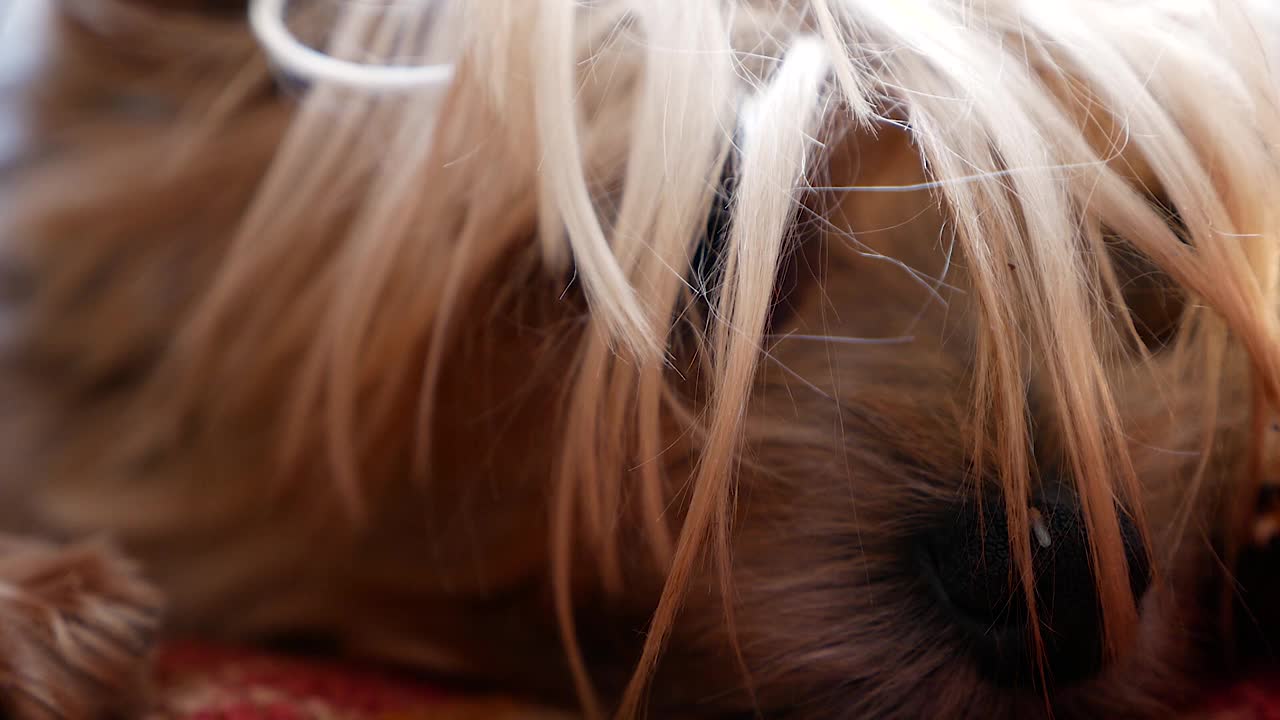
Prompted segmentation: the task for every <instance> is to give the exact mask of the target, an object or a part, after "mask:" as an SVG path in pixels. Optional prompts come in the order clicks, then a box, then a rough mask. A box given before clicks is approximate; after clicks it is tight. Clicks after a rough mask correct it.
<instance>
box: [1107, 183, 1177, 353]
mask: <svg viewBox="0 0 1280 720" xmlns="http://www.w3.org/2000/svg"><path fill="white" fill-rule="evenodd" d="M1152 204H1153V205H1154V206H1155V207H1156V208H1157V209H1158V210H1159V211H1160V212H1161V214H1163V215H1164V216H1165V218H1166V221H1167V222H1168V224H1169V226H1170V227H1171V228H1172V229H1173V231H1174V232H1175V233H1176V234H1177V235H1178V236H1179V237H1185V236H1186V232H1187V230H1186V225H1185V224H1184V223H1183V220H1182V216H1181V215H1179V213H1178V211H1177V209H1176V208H1175V207H1174V206H1173V204H1172V203H1170V202H1168V201H1167V200H1163V199H1161V198H1159V197H1156V198H1153V199H1152ZM1110 245H1111V257H1112V263H1113V267H1114V268H1115V272H1116V275H1117V279H1118V280H1119V283H1120V289H1121V291H1122V293H1123V295H1124V302H1125V305H1126V306H1127V308H1128V310H1129V316H1130V318H1132V320H1133V325H1134V329H1135V330H1137V332H1138V337H1139V339H1140V340H1141V341H1142V343H1143V344H1144V345H1145V346H1146V349H1147V350H1148V351H1149V352H1153V353H1154V352H1158V351H1160V350H1161V349H1163V348H1164V347H1165V346H1167V345H1169V343H1171V342H1172V341H1173V338H1174V336H1175V334H1176V333H1177V330H1178V324H1179V322H1180V321H1181V319H1182V315H1183V312H1184V310H1185V309H1186V293H1185V292H1184V291H1183V290H1182V288H1180V287H1179V286H1178V284H1177V283H1176V282H1174V281H1173V279H1172V278H1170V277H1169V276H1168V275H1167V274H1166V273H1164V272H1163V271H1162V270H1160V269H1159V268H1158V267H1156V266H1155V264H1153V263H1152V262H1151V261H1150V260H1148V259H1147V258H1145V257H1143V256H1142V255H1141V254H1140V253H1138V252H1137V251H1136V250H1135V249H1134V248H1133V247H1132V246H1131V245H1130V244H1129V243H1127V242H1126V241H1124V240H1123V239H1121V238H1114V239H1113V240H1112V242H1111V244H1110Z"/></svg>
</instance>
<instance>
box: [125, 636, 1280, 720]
mask: <svg viewBox="0 0 1280 720" xmlns="http://www.w3.org/2000/svg"><path fill="white" fill-rule="evenodd" d="M156 681H157V686H158V687H157V690H158V697H159V701H158V702H159V705H158V707H157V708H156V709H155V710H154V711H153V712H152V713H151V714H149V715H148V716H147V718H146V719H145V720H516V719H517V718H519V719H520V720H530V718H535V717H536V718H542V717H549V716H548V715H547V714H546V713H545V711H535V710H534V709H532V708H528V707H522V706H519V705H515V704H512V703H509V702H506V701H504V700H501V699H490V698H466V697H461V696H459V695H457V694H453V693H449V692H447V691H445V690H443V689H441V688H438V687H435V686H432V685H429V684H425V683H422V682H415V681H413V680H410V679H408V678H404V677H400V676H397V675H395V674H394V673H387V672H378V671H376V670H371V669H369V668H364V667H358V666H352V665H346V664H343V663H337V662H321V661H315V660H300V659H296V658H289V657H283V656H276V655H269V654H262V653H256V652H251V651H243V650H236V649H231V648H223V647H216V646H210V645H197V644H174V645H170V646H168V647H166V648H164V649H163V650H162V651H161V653H160V655H159V658H158V663H157V669H156ZM1192 716H1193V717H1197V718H1202V719H1204V720H1280V671H1277V672H1274V673H1270V674H1259V675H1255V676H1253V677H1250V678H1248V679H1246V680H1244V681H1242V682H1240V683H1237V684H1236V685H1234V686H1232V687H1230V688H1227V689H1225V690H1224V691H1222V692H1220V693H1218V695H1217V696H1216V697H1215V698H1214V700H1213V701H1212V702H1211V703H1209V705H1208V707H1207V708H1206V709H1205V710H1204V711H1203V712H1200V713H1193V714H1192Z"/></svg>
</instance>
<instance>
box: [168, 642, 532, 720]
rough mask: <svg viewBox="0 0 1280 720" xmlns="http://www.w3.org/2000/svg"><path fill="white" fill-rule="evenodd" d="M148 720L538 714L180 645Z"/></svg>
mask: <svg viewBox="0 0 1280 720" xmlns="http://www.w3.org/2000/svg"><path fill="white" fill-rule="evenodd" d="M155 674H156V677H155V681H156V682H155V685H156V688H155V689H156V691H157V692H156V707H155V708H154V709H153V710H152V711H151V712H150V713H149V714H148V715H147V716H146V718H145V720H482V719H483V720H490V719H494V720H499V719H502V718H510V719H512V720H514V718H527V717H529V716H530V715H534V714H536V713H534V712H533V711H531V710H527V709H526V710H524V711H522V709H521V708H519V707H517V706H515V705H513V704H512V703H509V702H506V701H503V700H494V699H489V698H462V697H458V696H455V695H452V694H450V693H447V692H445V691H443V690H441V689H440V688H437V687H434V686H432V685H429V684H425V683H422V682H415V681H412V680H410V679H408V678H404V677H400V676H397V675H396V674H394V673H389V672H378V671H375V670H371V669H368V668H363V667H357V666H352V665H346V664H342V663H337V662H321V661H317V660H302V659H297V658H291V657H286V656H277V655H269V654H263V653H256V652H252V651H245V650H238V649H234V648H225V647H217V646H211V645H198V644H173V645H169V646H167V647H165V648H163V649H162V650H161V651H160V653H159V655H158V657H157V663H156V671H155Z"/></svg>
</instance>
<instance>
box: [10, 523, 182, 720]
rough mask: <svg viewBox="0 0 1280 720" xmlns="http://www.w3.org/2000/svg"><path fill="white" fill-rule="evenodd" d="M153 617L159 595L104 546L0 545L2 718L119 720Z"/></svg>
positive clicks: (130, 699)
mask: <svg viewBox="0 0 1280 720" xmlns="http://www.w3.org/2000/svg"><path fill="white" fill-rule="evenodd" d="M158 619H159V596H158V595H157V593H156V592H155V591H154V590H153V589H152V588H151V586H150V585H148V584H147V583H146V582H145V581H144V580H143V579H142V578H141V577H140V575H139V574H138V571H137V569H136V568H135V566H134V565H133V564H132V563H131V562H129V561H128V560H126V559H125V558H124V557H123V556H122V555H120V554H119V553H118V552H117V551H115V550H114V549H113V548H111V547H110V546H108V545H106V544H103V543H99V542H87V543H80V544H75V545H69V546H54V545H49V544H44V543H38V542H33V541H28V540H26V539H16V538H11V537H8V538H0V706H2V707H3V710H4V716H5V717H11V718H13V719H14V720H52V719H55V718H56V719H58V720H71V719H73V718H74V719H76V720H80V719H82V718H83V719H89V718H99V717H113V716H127V713H128V711H129V710H130V709H131V708H132V707H133V706H134V705H135V703H137V701H138V700H139V699H140V698H141V696H142V689H143V685H142V678H143V676H144V674H143V672H142V671H143V670H144V668H145V666H146V662H145V658H146V656H147V654H148V651H149V649H150V647H151V645H152V638H153V635H154V631H155V628H156V626H157V622H158Z"/></svg>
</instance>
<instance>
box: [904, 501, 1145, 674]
mask: <svg viewBox="0 0 1280 720" xmlns="http://www.w3.org/2000/svg"><path fill="white" fill-rule="evenodd" d="M1031 514H1032V518H1033V522H1032V528H1031V537H1030V538H1029V539H1028V540H1029V541H1030V544H1031V548H1032V562H1033V569H1034V572H1035V589H1036V601H1037V608H1036V610H1037V615H1038V620H1039V625H1040V632H1041V636H1042V638H1043V641H1044V649H1045V660H1046V665H1047V667H1046V670H1047V672H1048V675H1049V678H1050V680H1051V681H1052V682H1055V683H1072V682H1077V681H1080V680H1083V679H1086V678H1088V677H1089V676H1091V675H1093V674H1094V673H1096V672H1097V671H1098V670H1099V669H1101V666H1102V657H1103V655H1102V639H1101V635H1100V629H1101V622H1100V616H1099V601H1098V594H1097V590H1096V585H1095V583H1094V581H1093V572H1092V570H1091V565H1090V559H1089V552H1088V543H1087V539H1086V535H1085V530H1084V527H1085V525H1084V520H1083V516H1082V514H1081V511H1080V506H1079V503H1078V502H1077V500H1076V498H1075V495H1074V493H1073V492H1071V491H1070V490H1069V489H1067V487H1066V486H1065V485H1063V484H1061V483H1054V484H1052V485H1051V486H1049V487H1048V488H1046V489H1045V490H1044V491H1042V492H1041V493H1040V495H1039V496H1038V497H1037V498H1036V499H1035V500H1034V501H1033V503H1032V506H1031ZM1120 524H1121V533H1122V537H1123V539H1124V548H1125V553H1126V556H1127V557H1126V560H1127V561H1128V564H1129V569H1130V573H1129V574H1130V585H1131V589H1132V591H1133V594H1134V597H1135V598H1141V597H1142V595H1143V593H1145V592H1146V590H1147V587H1148V585H1149V584H1150V565H1149V562H1148V558H1147V555H1146V550H1145V548H1144V546H1143V543H1142V540H1141V538H1140V535H1139V533H1138V530H1137V527H1136V526H1135V525H1134V524H1133V522H1132V521H1131V520H1130V519H1129V518H1128V517H1126V516H1125V514H1124V513H1121V514H1120ZM920 556H921V565H922V568H923V572H924V573H925V577H926V580H927V582H928V583H929V586H930V587H931V588H932V591H933V593H934V595H935V600H936V601H937V602H939V603H941V604H942V605H943V606H944V607H945V608H946V609H947V614H948V616H949V618H950V619H951V621H952V622H954V623H955V624H956V625H958V626H959V630H960V632H961V633H962V634H963V635H964V636H966V637H967V639H968V641H969V645H970V648H971V650H972V652H973V654H974V657H975V660H976V661H977V664H978V667H979V668H980V669H981V671H982V672H983V673H984V674H986V675H987V676H988V677H989V679H991V680H992V681H993V682H997V683H1000V684H1002V685H1017V686H1026V685H1032V684H1035V683H1036V682H1037V681H1038V677H1037V676H1036V675H1034V674H1033V672H1032V669H1033V668H1034V667H1035V663H1034V659H1033V657H1032V654H1031V653H1032V650H1031V642H1030V636H1029V633H1028V632H1027V618H1028V612H1027V607H1026V603H1025V600H1024V596H1023V594H1022V593H1021V591H1020V590H1016V589H1015V588H1016V587H1017V582H1016V580H1015V578H1014V572H1015V568H1014V566H1013V561H1012V555H1011V553H1010V549H1009V540H1008V524H1007V522H1006V519H1005V509H1004V500H1003V498H1002V497H1001V496H1000V495H999V493H998V492H996V491H992V492H989V493H985V494H984V497H983V501H982V503H981V504H980V505H979V504H976V503H972V502H966V504H965V505H963V506H961V507H959V508H957V509H956V511H955V512H954V513H952V514H950V515H949V516H947V517H945V518H943V519H942V520H941V522H939V523H938V524H937V525H936V526H935V528H934V530H933V532H932V533H931V534H929V535H928V536H927V537H926V538H925V539H924V541H923V543H922V547H921V550H920Z"/></svg>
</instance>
